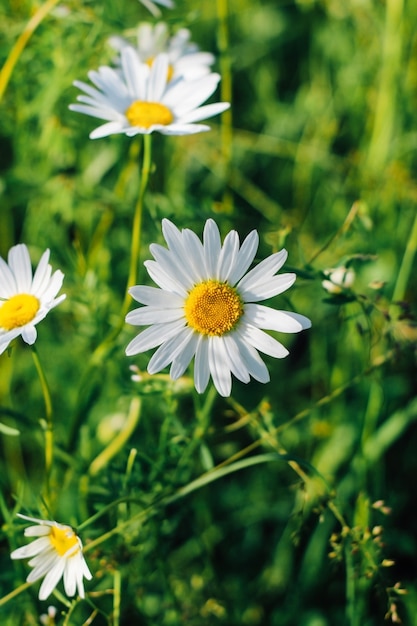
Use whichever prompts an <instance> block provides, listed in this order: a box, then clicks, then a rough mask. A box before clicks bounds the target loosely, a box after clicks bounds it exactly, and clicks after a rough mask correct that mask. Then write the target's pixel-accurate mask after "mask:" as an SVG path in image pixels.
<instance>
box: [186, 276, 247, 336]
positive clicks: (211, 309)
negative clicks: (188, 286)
mask: <svg viewBox="0 0 417 626" xmlns="http://www.w3.org/2000/svg"><path fill="white" fill-rule="evenodd" d="M184 312H185V318H186V320H187V322H188V324H189V325H190V326H191V327H192V328H194V330H196V331H197V332H199V333H201V334H202V335H212V336H217V337H220V336H221V335H224V334H225V333H227V332H229V331H230V330H232V329H233V328H234V327H235V326H236V324H237V322H238V321H239V319H240V317H241V316H242V314H243V302H242V300H241V299H240V297H239V295H238V293H237V292H236V290H235V289H233V287H230V285H228V284H227V283H221V282H219V281H217V280H208V281H206V282H204V283H200V284H198V285H196V286H195V287H193V289H192V290H191V291H190V293H189V294H188V297H187V299H186V301H185V305H184Z"/></svg>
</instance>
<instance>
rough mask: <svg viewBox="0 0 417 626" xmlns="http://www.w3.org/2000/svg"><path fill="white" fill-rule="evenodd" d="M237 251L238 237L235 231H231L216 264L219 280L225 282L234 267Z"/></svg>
mask: <svg viewBox="0 0 417 626" xmlns="http://www.w3.org/2000/svg"><path fill="white" fill-rule="evenodd" d="M238 251H239V236H238V234H237V232H236V231H235V230H231V231H230V232H229V233H228V234H227V235H226V237H225V239H224V242H223V247H222V249H221V252H220V256H219V259H218V263H217V272H216V273H217V276H218V278H219V280H221V281H226V280H227V279H228V276H229V274H230V272H231V270H232V269H233V267H234V264H235V261H236V257H237V253H238Z"/></svg>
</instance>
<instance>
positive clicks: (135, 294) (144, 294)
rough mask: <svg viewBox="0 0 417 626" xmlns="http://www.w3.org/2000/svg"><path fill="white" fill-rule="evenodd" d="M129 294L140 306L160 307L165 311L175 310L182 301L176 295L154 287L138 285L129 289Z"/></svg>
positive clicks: (181, 304)
mask: <svg viewBox="0 0 417 626" xmlns="http://www.w3.org/2000/svg"><path fill="white" fill-rule="evenodd" d="M129 293H130V295H131V296H132V298H134V299H135V300H136V301H137V302H140V303H141V304H150V305H152V306H160V307H164V308H166V309H177V308H179V307H181V306H183V303H184V299H183V298H181V297H180V296H177V295H176V294H173V293H170V292H169V291H164V290H163V289H157V288H156V287H148V286H145V285H138V286H136V287H130V289H129Z"/></svg>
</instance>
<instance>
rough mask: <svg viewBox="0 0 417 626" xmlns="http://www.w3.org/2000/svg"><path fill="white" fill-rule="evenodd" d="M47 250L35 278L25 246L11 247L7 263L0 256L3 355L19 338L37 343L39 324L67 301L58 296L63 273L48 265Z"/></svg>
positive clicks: (0, 352) (63, 296)
mask: <svg viewBox="0 0 417 626" xmlns="http://www.w3.org/2000/svg"><path fill="white" fill-rule="evenodd" d="M48 261H49V250H46V251H45V252H44V253H43V255H42V257H41V260H40V261H39V264H38V267H37V268H36V271H35V274H34V275H33V276H32V266H31V262H30V256H29V252H28V249H27V247H26V245H25V244H23V243H20V244H18V245H17V246H13V248H10V250H9V254H8V257H7V263H6V261H4V259H2V258H1V257H0V354H2V353H3V352H4V351H5V350H6V348H7V346H8V345H9V343H10V342H11V341H13V339H15V338H16V337H18V336H19V335H21V336H22V339H23V340H24V341H26V343H28V344H30V345H32V344H33V343H35V341H36V337H37V332H36V328H35V326H36V324H38V323H39V322H40V321H42V320H43V319H44V317H46V316H47V315H48V313H49V311H50V310H51V309H53V308H54V307H55V306H57V305H58V304H59V303H60V302H62V301H63V300H64V298H65V295H61V296H59V297H58V298H57V297H56V295H57V293H58V291H59V290H60V289H61V287H62V281H63V279H64V274H63V273H62V272H61V271H60V270H56V271H55V272H54V273H53V274H52V268H51V266H50V265H49V263H48Z"/></svg>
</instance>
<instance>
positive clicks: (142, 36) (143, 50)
mask: <svg viewBox="0 0 417 626" xmlns="http://www.w3.org/2000/svg"><path fill="white" fill-rule="evenodd" d="M190 37H191V33H190V31H189V30H188V29H187V28H181V29H180V30H179V31H177V32H176V33H175V34H174V35H173V36H172V37H170V35H169V28H168V25H167V24H165V23H164V22H158V23H157V24H149V22H143V23H142V24H139V26H138V29H137V48H136V50H137V53H138V56H139V59H140V60H141V61H142V63H147V64H148V65H149V66H151V65H152V64H153V62H154V60H155V57H157V56H158V54H161V53H166V54H167V55H168V63H169V65H168V79H169V80H173V79H175V78H178V77H179V76H183V77H184V78H185V79H186V80H192V79H194V78H200V77H201V76H205V75H207V74H209V73H210V65H212V64H213V63H214V61H215V58H214V55H212V54H210V53H209V52H200V51H199V49H198V46H197V44H195V43H192V42H191V41H190ZM109 43H110V45H111V46H112V47H113V48H114V49H115V50H118V51H119V52H120V51H121V50H122V49H123V48H126V47H133V46H132V45H131V44H130V43H129V42H128V41H127V40H126V39H124V38H123V37H118V36H114V37H111V38H110V40H109Z"/></svg>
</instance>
